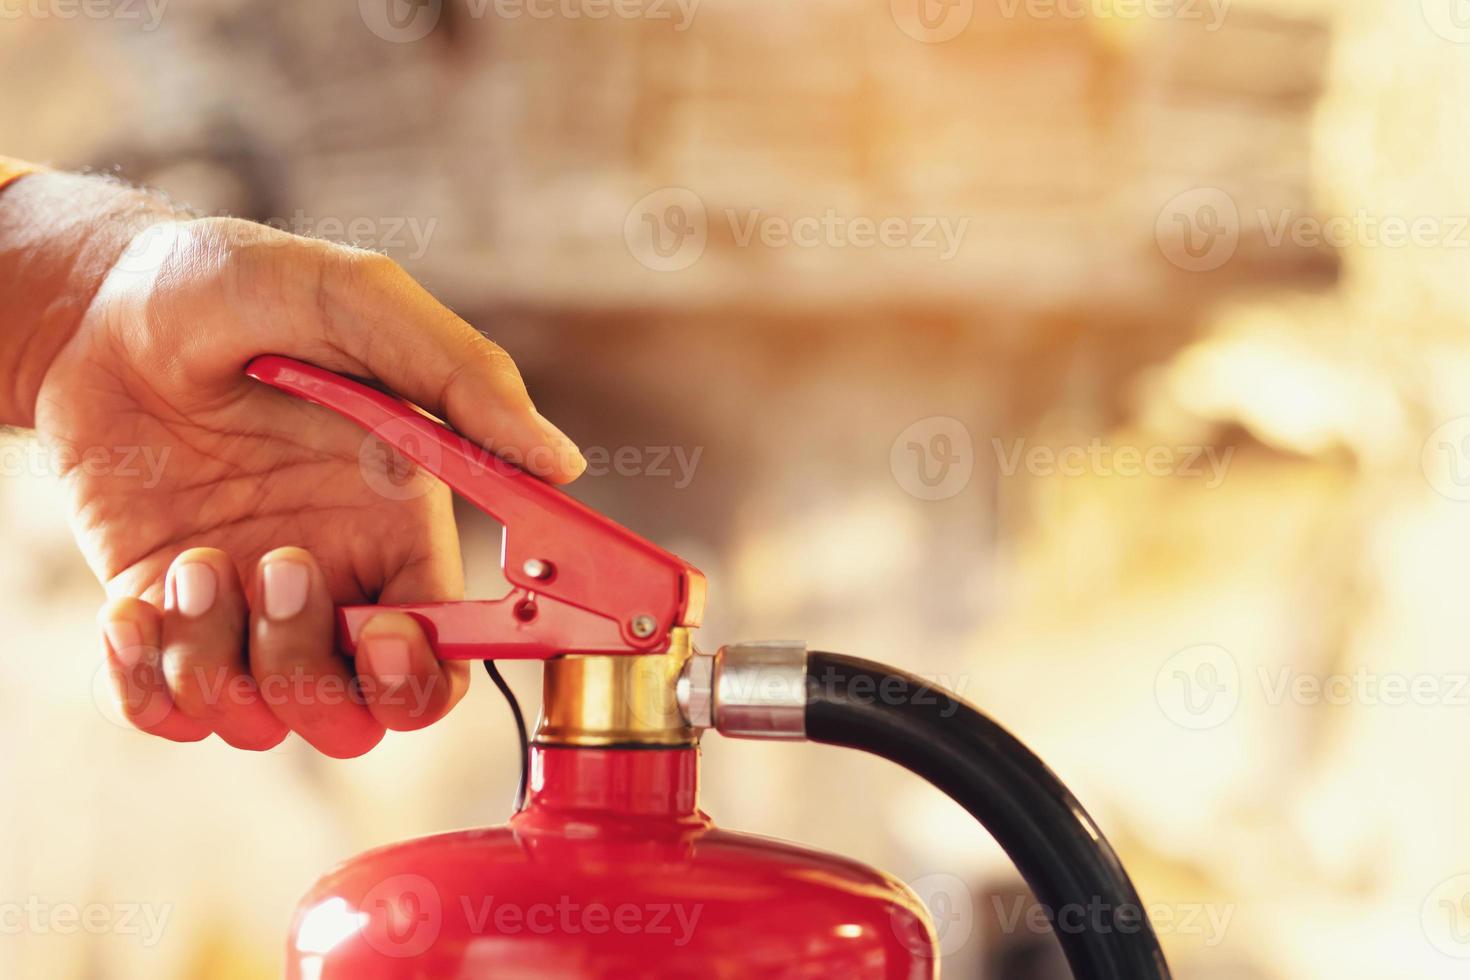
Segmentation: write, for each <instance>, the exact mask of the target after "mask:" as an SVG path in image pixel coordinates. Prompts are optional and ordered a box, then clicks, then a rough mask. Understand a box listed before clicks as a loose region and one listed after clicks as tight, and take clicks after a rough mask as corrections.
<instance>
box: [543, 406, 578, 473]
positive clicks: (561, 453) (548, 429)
mask: <svg viewBox="0 0 1470 980" xmlns="http://www.w3.org/2000/svg"><path fill="white" fill-rule="evenodd" d="M534 414H535V416H536V424H537V425H538V426H540V427H541V434H542V436H543V437H544V438H545V439H546V444H547V445H548V446H550V447H551V448H552V449H553V450H554V451H555V452H556V461H557V469H559V470H563V471H566V472H569V473H570V474H571V475H572V476H573V477H578V476H581V475H582V472H583V471H584V470H585V469H587V459H586V457H585V456H583V455H582V450H580V449H578V448H577V444H576V443H575V442H573V441H572V440H571V438H570V437H569V436H568V435H567V434H566V433H565V432H563V431H561V430H560V429H558V428H557V427H556V426H554V425H552V424H551V421H550V420H549V419H547V418H546V416H544V415H542V414H541V413H540V412H534Z"/></svg>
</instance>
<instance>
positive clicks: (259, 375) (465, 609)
mask: <svg viewBox="0 0 1470 980" xmlns="http://www.w3.org/2000/svg"><path fill="white" fill-rule="evenodd" d="M247 371H248V373H249V374H250V375H251V376H252V377H254V378H256V379H257V380H259V381H262V382H265V383H266V384H270V385H273V386H275V387H276V388H278V389H281V390H282V391H285V392H288V393H290V394H293V395H296V396H299V397H303V398H306V399H309V400H310V401H313V402H316V403H318V404H320V405H323V406H325V407H326V408H329V409H331V410H333V411H336V412H338V413H340V414H342V415H344V416H346V417H347V418H349V419H352V420H353V421H355V422H357V423H358V424H360V425H362V426H363V427H364V428H366V429H368V430H369V431H370V432H371V433H372V434H373V435H375V436H376V437H377V438H378V439H380V440H382V441H383V442H385V443H386V444H388V445H390V446H392V447H393V448H394V449H395V450H396V451H397V452H399V453H401V454H402V455H403V456H405V457H406V458H408V459H410V460H412V461H414V462H415V463H416V464H417V465H419V466H421V467H423V468H424V469H426V470H427V471H429V472H431V473H433V474H435V475H436V476H438V477H439V478H440V479H442V480H443V481H444V482H445V483H447V484H448V485H449V486H450V487H451V488H452V489H454V490H455V491H456V492H458V493H459V494H461V495H462V496H464V497H465V498H467V499H468V500H469V501H470V502H471V503H473V504H474V505H476V506H477V507H479V508H481V509H482V510H484V511H485V512H486V513H488V514H490V515H491V516H492V517H494V518H495V519H496V520H497V521H498V522H499V523H500V524H501V525H503V527H504V528H505V538H504V544H503V548H502V558H501V560H502V564H503V566H504V571H505V575H506V578H507V579H508V580H509V581H510V582H511V585H512V588H511V591H510V593H509V594H507V595H506V596H504V597H502V598H499V599H493V600H485V601H469V602H450V603H423V604H417V605H406V606H395V607H393V608H395V609H398V610H400V611H403V612H406V613H408V614H409V615H411V616H413V617H414V618H415V619H416V620H417V621H418V622H419V623H420V624H421V625H422V626H423V628H424V630H425V631H426V634H427V635H428V637H429V639H430V642H431V643H432V644H433V646H434V649H435V652H436V654H437V655H438V656H439V657H441V658H445V659H474V660H483V661H484V662H485V666H486V668H487V670H488V671H489V673H490V676H491V677H492V678H493V679H494V681H495V682H496V684H497V686H499V687H500V688H501V690H502V691H503V692H504V693H505V694H506V695H507V697H508V698H509V699H510V701H511V705H512V708H513V710H514V711H515V714H516V720H517V724H518V727H519V728H520V731H521V738H522V752H523V760H522V761H523V766H524V768H523V772H522V783H521V787H520V790H519V792H518V798H517V801H516V806H515V812H514V813H513V815H512V816H511V818H510V821H509V822H508V823H507V824H506V825H504V826H502V827H494V828H488V829H476V830H465V831H459V832H456V833H449V834H441V835H438V836H433V837H426V838H422V839H419V840H412V841H406V842H402V843H397V844H392V845H389V846H386V847H382V848H378V849H376V850H373V851H369V852H368V853H366V854H362V855H360V856H358V857H356V858H353V859H352V860H350V861H348V862H347V863H345V864H343V865H342V866H340V867H338V868H337V869H335V870H333V871H332V872H330V873H329V874H327V875H326V876H325V877H323V878H322V879H321V880H319V881H318V882H317V883H316V885H315V886H313V887H312V889H311V890H310V892H309V893H308V894H307V895H306V896H305V898H304V899H303V900H302V902H301V904H300V906H299V908H298V909H297V912H296V916H295V919H294V923H293V926H292V931H291V936H290V939H289V942H288V949H287V969H286V975H287V977H288V978H289V980H430V978H433V980H481V978H484V980H489V978H495V980H522V978H555V980H593V978H596V980H675V978H679V980H683V978H688V980H693V978H700V980H749V978H756V977H760V978H766V977H771V978H789V980H817V978H840V980H924V978H933V977H937V976H938V954H937V951H936V943H935V931H934V926H933V924H932V922H931V920H930V918H929V916H928V914H927V912H926V911H925V909H924V907H923V905H922V904H921V903H920V901H919V900H918V898H917V897H916V896H915V895H914V893H913V892H912V891H910V890H909V889H908V888H907V887H905V886H904V885H903V884H902V883H901V882H900V881H898V880H897V879H895V878H893V877H891V876H889V875H887V874H885V873H883V872H880V871H876V870H874V869H871V868H868V867H865V866H863V865H861V864H858V863H856V862H854V861H850V860H848V859H846V858H841V857H836V856H832V855H828V854H823V853H820V852H817V851H813V850H809V849H806V848H802V847H797V846H795V845H792V844H787V843H782V842H777V841H772V840H769V839H765V838H759V837H753V836H748V835H744V834H738V833H733V832H731V831H727V830H722V829H719V828H717V827H715V825H714V824H713V822H712V821H711V820H710V818H709V817H708V816H707V815H706V814H704V813H703V812H702V811H701V810H700V809H699V805H698V780H699V738H700V735H701V734H702V733H703V732H704V731H706V730H708V729H714V730H716V731H718V732H720V733H721V734H723V735H727V736H731V737H735V738H761V739H786V740H801V739H806V740H810V741H813V742H821V743H825V744H828V745H840V746H846V747H849V748H855V749H860V750H862V751H865V752H870V753H872V754H874V755H878V756H882V757H883V758H885V759H889V760H891V761H893V762H896V763H898V764H899V765H901V766H904V767H905V768H907V769H909V770H911V771H912V772H914V773H916V774H917V775H918V776H920V777H921V778H923V779H925V780H927V781H928V782H930V783H932V784H933V785H935V786H937V787H938V788H939V789H941V790H942V791H944V792H945V793H946V794H947V795H949V796H950V797H951V798H952V799H954V800H955V801H956V802H957V803H959V804H960V805H961V806H962V807H964V808H965V809H966V810H967V811H968V812H969V813H970V814H971V815H972V816H974V817H975V818H976V819H977V820H978V821H979V822H980V823H981V824H982V825H984V827H985V828H986V829H987V830H988V831H989V832H990V834H991V835H992V836H993V837H994V838H995V840H996V841H997V842H998V843H999V844H1000V845H1001V847H1002V848H1004V850H1005V852H1006V854H1007V855H1008V856H1009V857H1010V858H1011V860H1012V861H1013V862H1014V863H1015V865H1016V867H1017V869H1018V870H1019V871H1020V873H1021V875H1022V876H1023V877H1024V878H1025V880H1026V882H1027V884H1028V885H1029V886H1030V888H1031V890H1032V892H1033V894H1034V895H1035V898H1036V899H1037V901H1038V902H1040V903H1041V904H1042V905H1043V906H1044V907H1046V908H1049V909H1051V910H1052V911H1053V914H1054V915H1055V914H1056V913H1057V912H1058V911H1059V910H1071V911H1072V913H1073V914H1072V915H1070V916H1068V917H1067V918H1068V921H1069V923H1071V925H1070V926H1069V927H1068V928H1060V929H1057V930H1056V934H1057V939H1058V940H1059V942H1060V944H1061V946H1062V949H1063V952H1064V953H1065V955H1066V958H1067V961H1068V963H1069V965H1070V967H1071V969H1072V972H1073V975H1074V976H1076V977H1078V978H1086V980H1159V978H1167V977H1168V976H1169V970H1168V966H1167V965H1166V963H1165V960H1164V956H1163V953H1162V951H1161V949H1160V947H1159V943H1158V939H1157V937H1156V936H1155V934H1154V931H1153V928H1152V926H1151V925H1150V924H1149V922H1148V919H1147V917H1146V915H1145V914H1144V912H1143V905H1142V902H1141V901H1140V899H1139V897H1138V894H1137V892H1136V891H1135V889H1134V887H1133V884H1132V882H1131V881H1130V880H1129V878H1128V875H1127V873H1126V872H1125V871H1124V869H1123V866H1122V864H1121V863H1120V862H1119V860H1118V857H1117V855H1116V854H1115V853H1114V851H1113V849H1112V847H1111V846H1110V845H1109V844H1108V842H1107V840H1106V839H1105V838H1104V837H1103V834H1102V832H1101V831H1100V830H1099V829H1098V827H1097V825H1096V824H1095V823H1094V822H1093V821H1092V819H1091V818H1090V817H1089V816H1088V814H1087V812H1086V811H1085V810H1084V809H1083V808H1082V805H1081V804H1080V803H1079V802H1078V801H1077V800H1076V799H1075V798H1074V797H1073V796H1072V794H1071V793H1070V792H1069V791H1068V790H1067V788H1066V787H1065V786H1064V785H1063V784H1062V783H1061V781H1060V780H1059V779H1058V778H1057V777H1056V775H1055V774H1053V773H1052V772H1051V770H1050V769H1048V768H1047V767H1046V765H1045V764H1044V763H1042V761H1041V760H1040V759H1038V758H1037V757H1036V756H1035V755H1033V754H1032V753H1031V752H1030V751H1029V750H1028V749H1027V748H1026V747H1025V746H1024V745H1022V744H1021V743H1020V742H1019V741H1017V740H1016V739H1015V738H1014V737H1013V736H1012V735H1010V734H1009V733H1008V732H1007V731H1005V730H1004V729H1003V728H1001V727H1000V726H999V725H997V724H996V723H995V722H994V721H992V720H991V719H989V718H988V717H986V716H985V715H984V714H982V713H981V712H980V711H979V710H977V709H976V708H974V707H972V706H971V705H969V704H967V703H965V702H964V701H962V700H960V699H959V698H957V697H955V696H954V695H952V694H950V693H949V692H947V691H944V690H943V689H940V688H937V687H935V686H933V685H930V684H928V683H927V682H925V681H923V680H921V679H919V678H917V677H914V676H912V675H909V674H907V673H904V672H903V671H900V670H897V669H895V668H892V667H887V666H884V665H882V664H878V663H873V662H870V661H866V660H859V659H856V658H854V657H847V656H841V655H838V654H833V653H819V652H809V651H808V650H807V649H806V648H805V646H804V645H801V644H797V643H743V644H732V645H728V646H725V647H723V648H721V649H720V650H719V651H718V652H717V653H715V654H713V655H710V654H705V653H701V652H699V651H698V650H697V649H696V648H695V646H694V643H693V639H692V631H693V629H694V628H695V627H697V626H698V625H699V623H700V619H701V615H702V612H703V608H704V601H705V579H704V576H703V575H702V574H701V573H700V572H699V571H698V570H697V569H695V568H694V567H693V566H691V565H689V564H688V563H687V562H685V561H683V560H682V559H680V558H678V557H676V556H675V555H672V554H670V553H668V552H666V551H664V550H662V549H660V548H658V547H657V546H655V545H653V544H651V543H650V542H648V541H646V540H644V539H642V538H640V537H639V536H637V535H635V534H634V533H632V532H631V531H629V530H627V529H626V528H624V527H622V526H620V525H618V524H616V523H614V522H613V521H611V520H609V519H608V518H607V517H605V516H603V515H601V514H599V513H597V512H596V511H593V510H591V509H590V508H588V507H586V506H585V505H583V504H581V503H579V502H578V501H576V500H574V499H573V498H571V497H569V496H567V495H565V494H564V493H562V492H561V491H559V490H557V489H555V488H554V487H551V486H549V485H547V484H545V483H542V482H541V481H539V480H537V479H535V478H534V477H532V476H530V475H528V474H527V473H525V472H523V471H521V470H519V469H516V468H515V467H513V466H511V465H510V464H508V463H505V462H503V461H500V460H498V459H497V458H495V457H493V456H490V455H488V454H487V453H486V452H485V451H484V450H482V449H480V448H478V447H476V446H475V445H473V444H472V443H470V442H469V441H468V440H466V439H464V438H463V437H461V436H459V435H458V434H456V433H454V432H453V431H451V430H450V429H448V428H446V427H445V426H443V425H441V424H439V423H438V422H436V421H434V420H433V419H431V418H429V417H428V416H426V415H425V414H424V413H422V412H420V411H417V410H416V409H414V408H413V407H411V406H409V405H406V404H405V403H403V402H401V401H398V400H396V399H394V398H392V397H390V396H388V395H386V394H383V393H381V392H379V391H376V390H373V389H371V388H368V387H366V386H364V385H361V384H358V383H357V382H354V381H350V380H348V379H346V378H343V377H340V376H338V375H335V374H332V373H330V372H327V371H323V370H321V369H319V368H316V367H313V366H310V365H306V364H301V363H299V362H296V361H292V360H289V359H287V358H283V357H276V356H266V357H261V358H257V359H256V360H255V361H253V362H252V363H251V364H250V366H249V367H248V369H247ZM380 608H383V607H377V606H345V607H341V608H339V609H338V611H337V620H338V622H337V633H338V643H339V646H340V648H341V650H342V652H343V653H344V654H346V655H351V654H352V652H353V650H354V648H355V644H356V640H357V636H358V632H359V630H360V629H361V628H362V626H363V625H364V624H365V623H366V622H367V620H368V619H369V618H371V617H372V616H373V615H374V614H375V613H376V612H377V611H378V610H379V609H380ZM504 659H531V660H540V661H542V662H543V663H544V665H545V668H544V698H543V709H542V714H541V718H540V720H539V723H538V724H537V726H536V730H535V733H534V739H528V738H527V736H526V733H525V725H524V723H523V721H522V719H521V717H520V712H519V709H518V708H516V707H515V701H514V697H513V696H511V694H510V690H509V688H508V687H507V686H506V685H505V683H504V680H503V679H502V678H501V677H500V675H499V673H498V671H497V670H496V669H495V666H494V662H495V661H496V660H504ZM863 800H864V794H863V793H862V792H861V790H860V788H858V789H855V791H854V793H853V796H852V798H851V799H844V800H827V801H820V803H821V805H824V806H828V807H833V808H838V807H840V808H843V809H854V808H858V807H861V806H862V804H863ZM1079 913H1085V914H1079Z"/></svg>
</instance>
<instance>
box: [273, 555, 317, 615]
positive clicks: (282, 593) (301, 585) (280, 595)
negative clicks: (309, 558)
mask: <svg viewBox="0 0 1470 980" xmlns="http://www.w3.org/2000/svg"><path fill="white" fill-rule="evenodd" d="M261 578H262V579H263V581H264V584H265V614H266V616H267V617H268V618H270V619H290V618H291V617H292V616H295V615H296V614H297V613H299V612H301V610H303V609H305V608H306V593H307V590H308V589H309V588H310V586H311V574H310V572H308V571H307V568H306V566H305V565H303V564H301V562H299V561H289V560H287V559H282V558H278V559H276V560H275V561H272V562H267V563H266V566H265V570H264V571H263V572H261Z"/></svg>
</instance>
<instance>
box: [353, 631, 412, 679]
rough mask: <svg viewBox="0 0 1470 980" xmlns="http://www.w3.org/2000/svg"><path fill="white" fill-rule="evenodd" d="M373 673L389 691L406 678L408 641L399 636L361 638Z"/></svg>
mask: <svg viewBox="0 0 1470 980" xmlns="http://www.w3.org/2000/svg"><path fill="white" fill-rule="evenodd" d="M363 644H364V646H366V648H367V649H366V650H365V651H364V652H365V653H366V654H367V659H368V663H369V664H371V665H372V669H373V673H374V674H376V675H377V677H378V679H379V680H380V681H382V682H383V686H384V687H385V688H387V689H388V690H389V691H396V690H398V689H399V688H400V687H402V686H403V684H404V682H405V681H407V680H408V673H409V671H408V641H407V640H405V639H404V638H403V637H401V636H388V635H385V636H370V637H365V638H364V639H363Z"/></svg>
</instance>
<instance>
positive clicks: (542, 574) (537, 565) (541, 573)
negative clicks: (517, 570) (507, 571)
mask: <svg viewBox="0 0 1470 980" xmlns="http://www.w3.org/2000/svg"><path fill="white" fill-rule="evenodd" d="M555 570H556V566H555V565H553V564H552V563H551V562H549V561H543V560H541V559H540V558H527V559H526V563H525V564H524V565H522V566H521V571H523V572H525V573H526V577H527V578H535V579H548V578H551V573H552V572H553V571H555Z"/></svg>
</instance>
